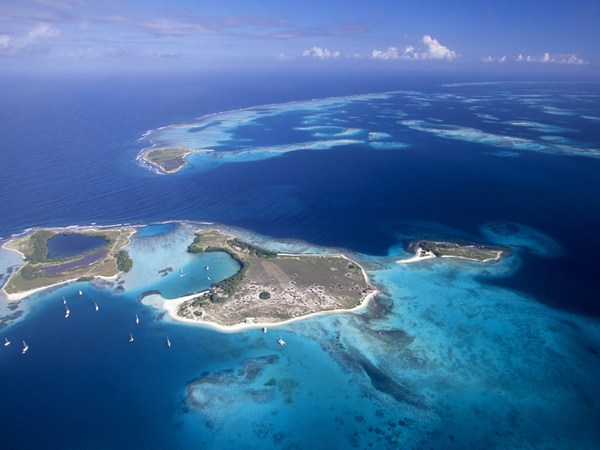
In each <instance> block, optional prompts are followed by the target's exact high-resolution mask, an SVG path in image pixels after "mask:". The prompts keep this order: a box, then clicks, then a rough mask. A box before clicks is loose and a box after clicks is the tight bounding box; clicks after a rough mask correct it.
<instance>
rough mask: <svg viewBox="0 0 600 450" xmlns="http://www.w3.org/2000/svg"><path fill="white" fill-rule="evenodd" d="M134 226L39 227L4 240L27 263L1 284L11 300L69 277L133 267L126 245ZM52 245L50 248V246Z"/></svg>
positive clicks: (110, 273)
mask: <svg viewBox="0 0 600 450" xmlns="http://www.w3.org/2000/svg"><path fill="white" fill-rule="evenodd" d="M134 233H135V229H134V228H110V227H107V228H102V227H76V228H37V229H33V230H30V232H28V233H27V234H25V235H22V236H19V237H16V238H14V239H11V240H9V241H7V242H6V243H4V245H3V247H4V248H6V249H8V250H13V251H16V252H18V253H20V254H21V256H22V257H23V259H24V261H25V264H24V265H23V266H21V267H20V268H19V270H17V271H16V272H15V273H13V274H12V275H11V276H10V278H9V279H8V280H7V281H6V283H5V285H4V286H3V287H2V289H3V290H4V292H5V293H6V295H7V297H8V298H9V299H12V300H19V299H22V298H24V297H26V296H28V295H30V294H32V293H33V292H36V291H39V290H42V289H46V288H48V287H50V286H54V285H59V284H63V283H67V282H70V281H76V280H77V281H90V280H92V279H93V278H94V277H104V278H109V277H113V276H116V275H117V274H119V273H120V272H127V271H128V270H129V269H131V266H132V264H133V262H132V261H131V259H130V258H129V254H128V253H127V251H126V250H125V247H126V246H127V245H128V244H129V243H130V239H131V236H132V235H133V234H134ZM49 247H50V248H49Z"/></svg>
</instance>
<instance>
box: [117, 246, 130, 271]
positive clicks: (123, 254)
mask: <svg viewBox="0 0 600 450" xmlns="http://www.w3.org/2000/svg"><path fill="white" fill-rule="evenodd" d="M132 267H133V261H132V260H131V258H130V257H129V253H127V250H119V252H118V253H117V269H119V270H120V271H121V272H129V271H130V270H131V268H132Z"/></svg>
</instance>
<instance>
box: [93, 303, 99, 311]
mask: <svg viewBox="0 0 600 450" xmlns="http://www.w3.org/2000/svg"><path fill="white" fill-rule="evenodd" d="M94 309H95V310H96V311H100V307H99V306H98V303H96V302H94Z"/></svg>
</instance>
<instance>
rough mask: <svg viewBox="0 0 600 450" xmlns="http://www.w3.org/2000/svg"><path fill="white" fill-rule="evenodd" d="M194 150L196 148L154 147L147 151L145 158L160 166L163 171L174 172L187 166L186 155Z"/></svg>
mask: <svg viewBox="0 0 600 450" xmlns="http://www.w3.org/2000/svg"><path fill="white" fill-rule="evenodd" d="M193 152H194V149H189V148H181V147H173V148H154V149H151V150H149V151H146V152H145V154H144V155H143V159H144V160H145V161H146V162H148V163H150V164H152V165H154V166H156V167H158V168H159V169H160V170H161V171H162V172H166V173H174V172H177V171H178V170H179V169H181V168H182V167H183V166H185V164H186V162H185V157H186V155H188V154H190V153H193Z"/></svg>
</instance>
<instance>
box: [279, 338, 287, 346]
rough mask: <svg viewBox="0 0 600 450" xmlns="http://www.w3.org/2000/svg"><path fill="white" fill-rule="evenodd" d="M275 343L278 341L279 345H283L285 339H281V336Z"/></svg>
mask: <svg viewBox="0 0 600 450" xmlns="http://www.w3.org/2000/svg"><path fill="white" fill-rule="evenodd" d="M277 343H278V344H279V345H281V346H284V345H285V341H284V340H283V339H281V338H279V339H277Z"/></svg>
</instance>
